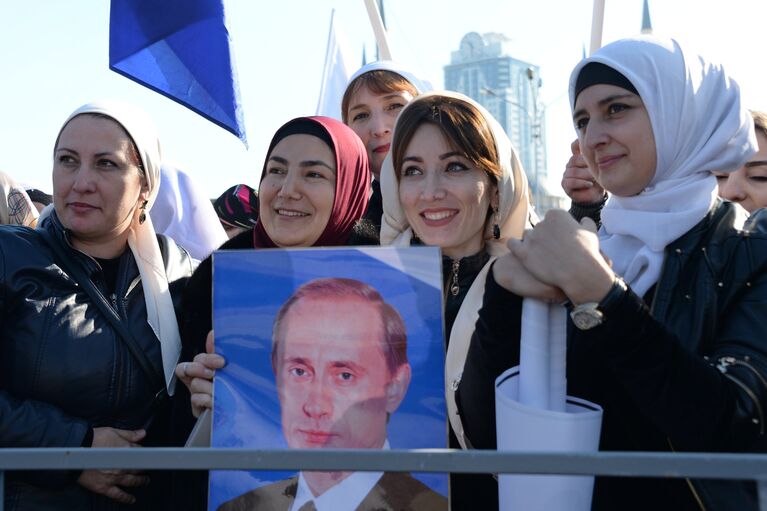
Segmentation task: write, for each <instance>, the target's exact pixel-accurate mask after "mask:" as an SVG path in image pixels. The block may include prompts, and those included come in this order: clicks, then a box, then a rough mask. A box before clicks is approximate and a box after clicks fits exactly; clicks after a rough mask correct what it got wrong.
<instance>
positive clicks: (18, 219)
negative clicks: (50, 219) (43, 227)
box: [0, 172, 38, 227]
mask: <svg viewBox="0 0 767 511" xmlns="http://www.w3.org/2000/svg"><path fill="white" fill-rule="evenodd" d="M37 217H38V213H37V208H36V207H35V206H34V204H32V201H31V200H30V199H29V196H28V195H27V192H25V191H24V188H22V187H21V186H19V185H18V184H16V182H15V181H14V180H13V179H11V176H9V175H8V174H6V173H5V172H0V224H3V225H26V226H27V227H34V226H35V225H37Z"/></svg>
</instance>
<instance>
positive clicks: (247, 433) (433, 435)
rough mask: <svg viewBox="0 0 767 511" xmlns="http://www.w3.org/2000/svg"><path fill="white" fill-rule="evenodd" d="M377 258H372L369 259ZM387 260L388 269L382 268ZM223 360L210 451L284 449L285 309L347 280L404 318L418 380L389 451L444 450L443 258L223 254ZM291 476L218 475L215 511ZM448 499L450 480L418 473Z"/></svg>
mask: <svg viewBox="0 0 767 511" xmlns="http://www.w3.org/2000/svg"><path fill="white" fill-rule="evenodd" d="M371 254H372V255H373V256H371ZM381 259H385V260H386V261H387V263H391V262H392V261H394V263H393V264H387V263H385V262H382V261H381ZM213 268H214V270H213V311H214V331H215V335H216V352H217V353H220V354H221V355H223V356H224V358H225V359H226V360H227V365H226V367H225V368H224V369H222V370H219V371H218V372H217V375H216V381H215V396H216V398H215V405H214V413H213V433H212V442H211V445H212V446H213V447H225V448H226V447H230V448H253V449H271V448H274V449H284V448H287V445H286V443H285V440H284V438H283V434H282V429H281V425H280V411H279V402H278V400H277V391H276V387H275V381H274V373H273V371H272V366H271V357H270V355H271V342H272V341H271V334H272V323H273V321H274V316H275V314H276V313H277V310H278V309H279V307H280V306H281V305H282V304H283V303H284V302H285V301H286V300H287V298H288V297H289V296H290V295H291V294H292V293H293V291H294V290H295V289H296V288H297V287H299V286H300V285H302V284H304V283H306V282H308V281H311V280H314V279H317V278H323V277H344V278H353V279H357V280H361V281H364V282H366V283H368V284H369V285H371V286H372V287H374V288H375V289H376V290H378V292H379V293H380V294H381V295H382V296H383V298H384V300H385V301H386V302H387V303H390V304H391V305H393V306H394V307H395V308H396V309H397V310H398V311H399V313H400V315H401V316H402V319H403V320H404V322H405V326H406V328H407V332H408V359H409V362H410V365H411V368H412V380H411V383H410V386H409V388H408V392H407V395H406V396H405V399H404V400H403V402H402V404H401V405H400V407H399V408H398V409H397V411H396V412H395V413H394V414H392V416H391V419H390V421H389V425H388V428H387V429H388V439H389V443H390V445H391V448H392V449H417V448H445V447H447V417H446V412H445V400H444V376H443V375H444V341H443V339H444V336H443V320H442V290H441V280H442V275H441V257H440V253H439V250H438V249H436V248H432V247H409V248H393V247H380V248H379V247H376V248H368V247H365V248H340V249H339V248H333V249H327V248H325V249H322V248H321V249H294V250H282V249H274V250H257V251H256V250H247V251H245V250H233V251H219V252H216V253H215V254H214V256H213ZM292 475H294V473H291V472H274V471H271V472H266V471H261V472H234V471H218V472H211V477H210V496H209V509H216V508H217V507H218V506H219V505H220V504H222V503H223V502H226V501H227V500H230V499H232V498H234V497H236V496H238V495H241V494H242V493H245V492H247V491H250V490H252V489H254V488H257V487H259V486H262V485H265V484H269V483H272V482H275V481H279V480H282V479H286V478H288V477H290V476H292ZM413 475H414V476H416V477H417V478H418V479H420V480H421V481H423V482H424V483H425V484H427V485H428V486H430V487H431V488H432V489H434V490H436V491H438V492H439V493H441V494H443V495H447V476H446V475H444V474H413Z"/></svg>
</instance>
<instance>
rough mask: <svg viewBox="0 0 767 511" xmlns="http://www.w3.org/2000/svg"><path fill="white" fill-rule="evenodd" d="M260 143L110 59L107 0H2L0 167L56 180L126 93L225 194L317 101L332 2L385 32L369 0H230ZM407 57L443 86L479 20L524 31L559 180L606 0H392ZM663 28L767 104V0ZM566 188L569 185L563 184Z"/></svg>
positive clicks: (629, 30) (709, 9)
mask: <svg viewBox="0 0 767 511" xmlns="http://www.w3.org/2000/svg"><path fill="white" fill-rule="evenodd" d="M606 3H607V8H606V16H605V32H604V42H609V41H611V40H615V39H618V38H621V37H628V36H632V35H636V34H637V33H638V32H639V29H640V26H641V15H642V0H606ZM226 6H227V9H228V13H229V17H230V19H231V30H232V35H233V38H234V45H235V52H236V54H235V59H236V62H237V67H238V71H239V76H240V87H241V93H242V101H243V105H244V110H245V118H246V124H247V131H248V139H249V142H250V149H249V150H246V149H245V147H244V146H243V145H242V143H241V142H240V141H239V140H238V139H237V138H236V137H234V136H233V135H231V134H229V133H228V132H226V131H224V130H222V129H221V128H218V127H217V126H214V125H213V124H211V123H209V122H208V121H205V120H204V119H202V118H201V117H199V116H197V115H196V114H194V113H192V112H190V111H188V110H186V109H185V108H183V107H181V106H180V105H178V104H176V103H175V102H172V101H171V100H169V99H167V98H164V97H162V96H160V95H158V94H156V93H154V92H151V91H149V90H148V89H145V88H143V87H141V86H140V85H138V84H136V83H134V82H132V81H130V80H128V79H126V78H124V77H122V76H119V75H117V74H116V73H113V72H111V71H109V67H108V55H109V48H108V44H109V34H108V32H109V2H108V1H107V0H68V1H61V0H25V1H23V2H18V1H17V2H12V1H10V0H2V1H0V20H1V21H2V29H0V63H2V69H3V73H2V81H1V82H0V83H2V85H0V90H2V102H3V105H2V113H3V115H2V117H0V140H2V146H3V150H2V151H0V170H3V171H5V172H8V173H9V174H11V175H12V176H14V177H15V178H16V179H18V180H19V181H24V182H28V183H31V184H35V185H37V186H39V187H42V188H43V189H45V190H47V191H50V189H51V185H50V169H51V152H52V145H53V142H54V139H55V136H56V133H57V132H58V129H59V127H60V124H61V122H62V121H63V120H64V119H65V118H66V117H67V115H68V114H69V113H70V112H71V111H72V110H74V109H75V108H76V107H78V106H80V105H81V104H83V103H85V102H87V101H90V100H93V99H100V98H121V99H124V100H127V101H131V102H134V103H136V104H138V105H140V106H141V107H143V108H144V109H146V110H147V111H148V112H149V113H150V114H151V115H152V116H153V117H154V119H155V121H156V122H157V124H158V127H159V130H160V134H161V137H162V143H163V148H164V153H165V155H166V156H167V157H168V158H170V159H172V160H173V161H175V162H177V163H178V164H180V166H181V167H182V168H184V169H186V170H187V172H189V173H190V174H191V175H193V176H194V177H195V178H196V179H198V181H199V183H200V185H201V186H202V187H203V188H204V189H205V190H206V192H207V193H208V195H209V196H211V197H214V196H217V195H218V194H220V193H221V192H222V191H223V190H225V189H226V188H228V187H229V186H231V185H232V184H235V183H239V182H244V183H248V184H250V185H252V186H254V187H255V186H257V184H258V177H259V173H260V169H261V166H262V164H263V159H264V152H265V150H266V146H267V144H268V142H269V139H270V137H271V135H272V133H273V132H274V130H275V129H276V128H277V127H279V126H280V125H281V124H282V123H283V122H284V121H286V120H288V119H290V118H292V117H295V116H299V115H311V114H314V113H315V109H316V106H317V96H318V93H319V87H320V79H321V73H322V66H323V63H324V57H325V44H326V41H327V34H328V26H329V22H330V11H331V8H335V9H336V13H337V16H338V19H339V21H340V23H341V25H342V28H343V29H344V32H345V33H346V38H347V39H348V40H349V41H350V43H351V45H352V50H353V52H354V58H355V59H356V62H359V61H360V59H361V52H362V44H363V43H366V44H367V48H368V58H369V59H370V58H371V57H372V55H373V54H374V46H373V41H374V39H373V34H372V30H371V29H370V25H369V22H368V18H367V13H366V11H365V8H364V3H363V0H281V1H276V2H266V1H257V0H227V1H226ZM386 8H387V12H386V15H387V23H388V26H389V32H390V36H389V37H390V40H391V44H392V51H393V55H394V57H395V59H396V60H399V61H402V62H404V63H405V64H408V65H411V66H413V67H415V68H417V69H419V70H420V72H421V74H422V75H424V76H425V77H426V78H427V79H429V80H431V82H432V83H433V84H434V85H435V86H436V87H440V86H441V85H442V82H443V72H442V66H444V65H445V64H447V63H449V61H450V52H451V51H455V50H457V49H458V46H459V43H460V40H461V38H462V37H463V36H464V35H465V34H466V33H467V32H471V31H475V32H480V33H485V32H501V33H504V34H506V35H507V36H508V37H510V38H512V40H513V43H512V47H513V48H514V53H513V56H515V57H518V58H520V59H522V60H527V61H529V62H532V63H534V64H537V65H539V66H541V76H542V78H543V88H542V90H541V100H542V102H543V103H544V104H545V105H548V106H547V109H546V121H547V128H548V131H547V142H548V166H549V175H550V180H551V181H553V182H554V183H558V181H559V178H558V176H559V175H560V174H561V172H562V170H563V167H564V163H565V162H566V161H567V159H568V157H569V143H570V141H571V140H572V139H573V138H574V131H573V129H572V122H571V120H570V114H569V108H568V105H567V95H566V90H567V80H568V77H569V74H570V71H571V69H572V67H573V66H574V65H575V64H576V63H577V61H578V60H579V59H580V58H581V52H582V48H583V45H584V44H586V45H587V44H588V38H589V33H590V25H591V8H592V0H570V1H566V0H536V1H522V0H505V1H501V0H469V1H467V0H442V1H439V2H437V1H424V0H386ZM650 9H651V15H652V22H653V26H654V28H655V33H656V34H659V35H660V34H663V35H671V36H674V37H677V38H679V39H680V40H683V41H687V42H688V43H689V44H692V45H694V46H695V47H697V48H698V49H699V51H700V52H701V53H703V54H704V55H707V56H710V57H712V58H716V59H718V60H721V61H723V62H724V63H725V64H726V66H727V68H728V69H729V70H730V72H731V74H733V75H734V76H735V77H736V78H738V80H739V82H740V84H741V87H742V90H743V93H744V96H745V98H746V104H747V105H748V106H749V107H751V108H758V109H767V65H765V59H764V54H765V49H764V43H763V33H764V25H765V23H767V2H764V0H729V1H727V2H714V1H711V0H668V1H658V0H656V1H651V2H650ZM557 187H558V186H557Z"/></svg>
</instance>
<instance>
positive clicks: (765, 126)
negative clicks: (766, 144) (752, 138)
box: [751, 110, 767, 137]
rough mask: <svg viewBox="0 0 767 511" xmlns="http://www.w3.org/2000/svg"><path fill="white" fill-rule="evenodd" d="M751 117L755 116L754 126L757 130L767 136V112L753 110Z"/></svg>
mask: <svg viewBox="0 0 767 511" xmlns="http://www.w3.org/2000/svg"><path fill="white" fill-rule="evenodd" d="M751 117H753V118H754V128H756V132H757V133H761V134H762V135H764V136H765V137H767V113H765V112H759V111H758V110H751Z"/></svg>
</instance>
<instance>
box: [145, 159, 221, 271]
mask: <svg viewBox="0 0 767 511" xmlns="http://www.w3.org/2000/svg"><path fill="white" fill-rule="evenodd" d="M160 175H161V176H162V177H161V179H160V182H161V183H162V184H161V185H160V191H159V193H158V195H157V198H155V200H154V207H153V208H152V213H151V216H152V222H153V223H154V226H155V228H156V229H157V232H159V233H162V234H165V235H166V236H170V237H171V238H173V239H174V240H175V241H176V243H178V244H179V245H181V246H182V247H184V248H185V249H186V250H187V252H189V254H190V255H191V256H192V257H193V258H195V259H197V260H198V261H202V260H203V259H205V258H206V257H208V256H209V255H210V254H211V252H213V251H214V250H216V249H217V248H218V247H220V246H221V245H223V244H224V243H225V242H226V241H227V240H228V239H229V238H227V237H226V231H224V228H223V227H222V226H221V222H220V221H219V219H218V215H216V210H215V209H213V204H211V202H210V199H209V198H208V197H206V196H205V193H204V192H203V191H202V190H201V189H200V187H199V186H197V184H196V183H195V181H194V180H193V179H192V177H191V176H189V175H188V174H187V173H186V172H184V171H182V170H181V169H179V168H178V167H176V166H175V165H169V164H168V163H167V162H166V163H163V165H162V168H161V169H160Z"/></svg>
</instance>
